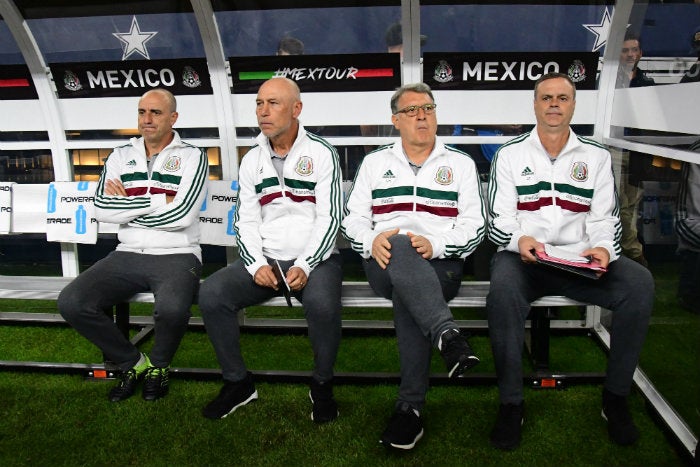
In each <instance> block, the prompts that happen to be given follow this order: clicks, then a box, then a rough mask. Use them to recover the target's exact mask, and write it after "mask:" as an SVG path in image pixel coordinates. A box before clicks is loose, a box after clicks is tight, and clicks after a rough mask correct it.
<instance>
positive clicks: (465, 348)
mask: <svg viewBox="0 0 700 467" xmlns="http://www.w3.org/2000/svg"><path fill="white" fill-rule="evenodd" d="M440 354H441V355H442V358H443V360H445V366H446V367H447V376H449V377H450V378H459V377H460V376H462V374H463V373H464V372H465V371H467V370H468V369H470V368H472V367H474V366H476V364H477V363H479V357H477V356H476V355H474V352H473V351H472V348H471V347H470V346H469V343H468V342H467V339H466V338H465V337H464V336H462V334H460V333H459V331H458V330H457V329H448V330H447V331H445V332H443V333H442V337H441V342H440Z"/></svg>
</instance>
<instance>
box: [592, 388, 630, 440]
mask: <svg viewBox="0 0 700 467" xmlns="http://www.w3.org/2000/svg"><path fill="white" fill-rule="evenodd" d="M600 415H602V416H603V418H604V419H605V420H607V421H608V435H609V436H610V439H611V440H612V441H613V442H614V443H616V444H619V445H621V446H628V445H630V444H634V443H635V442H636V441H637V440H638V439H639V430H637V427H636V426H635V424H634V421H633V420H632V415H631V414H630V411H629V408H628V407H627V398H626V397H625V396H618V395H615V394H613V393H611V392H610V391H608V390H607V389H603V410H602V411H601V412H600Z"/></svg>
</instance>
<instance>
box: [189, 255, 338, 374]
mask: <svg viewBox="0 0 700 467" xmlns="http://www.w3.org/2000/svg"><path fill="white" fill-rule="evenodd" d="M279 263H280V267H281V268H282V272H283V273H286V272H287V270H288V269H289V268H290V267H291V266H293V264H294V261H280V262H279ZM342 283H343V268H342V260H341V259H340V255H338V254H334V255H331V256H330V258H328V259H327V260H326V261H323V262H322V263H320V264H319V265H318V266H316V268H314V270H313V271H311V274H310V275H309V278H308V282H307V284H306V286H305V287H304V288H303V289H302V290H301V291H300V293H295V294H294V296H295V297H296V298H298V299H299V301H301V302H302V304H303V307H304V317H305V318H306V322H307V323H308V326H309V340H310V341H311V347H312V349H313V353H314V369H313V377H314V379H316V380H317V381H319V382H325V381H328V380H330V379H331V378H333V366H334V365H335V359H336V356H337V354H338V348H339V346H340V335H341V327H342V323H341V312H342V304H341V300H340V293H341V287H342ZM277 295H280V292H278V291H275V290H274V289H271V288H270V287H261V286H259V285H257V284H256V283H255V281H254V280H253V276H251V275H250V273H249V272H248V271H247V270H246V269H245V266H244V265H243V262H242V261H241V260H240V259H239V260H236V261H235V262H234V263H233V264H231V265H229V266H227V267H225V268H223V269H219V270H218V271H216V272H215V273H214V274H212V275H211V276H209V277H208V278H207V279H206V280H205V281H204V282H203V283H202V287H201V290H200V293H199V308H200V310H202V318H203V320H204V326H205V327H206V329H207V335H208V336H209V340H211V343H212V345H213V346H214V351H215V352H216V357H217V358H218V360H219V364H220V365H221V374H222V376H223V379H224V380H226V381H234V382H235V381H240V380H242V379H243V378H245V377H246V374H247V369H246V366H245V362H244V361H243V356H242V354H241V344H240V334H241V333H240V328H239V324H238V312H239V311H241V310H242V309H244V308H245V307H247V306H254V305H257V304H259V303H261V302H264V301H265V300H268V299H270V298H272V297H274V296H277ZM273 351H274V350H273Z"/></svg>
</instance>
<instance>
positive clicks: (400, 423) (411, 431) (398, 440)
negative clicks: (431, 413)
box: [379, 402, 423, 449]
mask: <svg viewBox="0 0 700 467" xmlns="http://www.w3.org/2000/svg"><path fill="white" fill-rule="evenodd" d="M422 437H423V421H422V420H421V418H420V415H419V414H417V413H416V411H415V410H414V409H413V407H411V406H410V405H408V404H406V403H405V402H404V403H402V404H400V405H399V406H398V407H396V410H395V411H394V414H393V415H392V416H391V419H390V420H389V424H388V425H387V427H386V430H384V433H383V434H382V438H381V439H380V440H379V442H380V443H382V444H383V445H384V446H386V447H392V448H396V449H413V447H414V446H415V445H416V443H417V442H418V441H419V440H420V439H421V438H422Z"/></svg>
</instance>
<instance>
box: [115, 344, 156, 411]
mask: <svg viewBox="0 0 700 467" xmlns="http://www.w3.org/2000/svg"><path fill="white" fill-rule="evenodd" d="M141 355H142V356H143V358H144V362H143V363H142V364H141V365H136V366H134V367H133V368H131V369H130V370H128V371H125V372H123V373H122V374H121V375H120V376H119V382H118V383H117V385H116V386H114V387H113V388H112V389H111V390H110V391H109V400H110V401H111V402H120V401H123V400H126V399H128V398H129V397H131V396H133V395H134V392H136V386H137V385H138V384H139V382H140V381H141V380H142V379H143V375H144V374H145V373H146V369H147V368H148V367H149V366H151V361H150V360H149V359H148V355H146V354H141Z"/></svg>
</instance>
